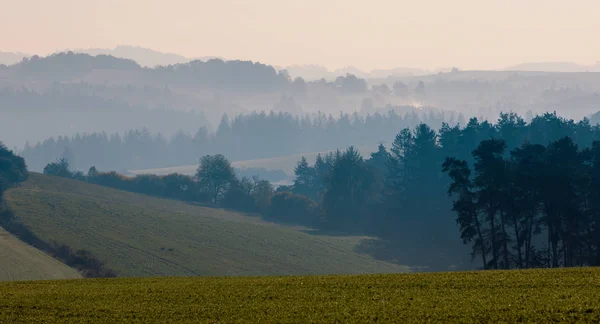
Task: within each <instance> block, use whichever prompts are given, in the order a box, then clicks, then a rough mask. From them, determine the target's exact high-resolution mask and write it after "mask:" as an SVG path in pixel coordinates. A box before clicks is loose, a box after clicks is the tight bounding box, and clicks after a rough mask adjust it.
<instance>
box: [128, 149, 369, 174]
mask: <svg viewBox="0 0 600 324" xmlns="http://www.w3.org/2000/svg"><path fill="white" fill-rule="evenodd" d="M344 149H345V148H340V150H344ZM357 149H358V151H359V152H360V153H361V154H362V155H363V157H365V158H367V157H368V156H369V154H370V153H371V152H375V151H377V145H366V146H361V147H358V148H357ZM332 151H334V150H328V151H322V152H308V153H301V154H293V155H286V156H279V157H272V158H266V159H256V160H245V161H234V162H231V165H232V166H233V167H234V168H240V169H245V168H264V169H266V170H282V171H283V172H285V173H286V174H287V175H289V176H293V175H294V168H295V167H296V165H297V164H298V161H300V159H302V157H303V156H304V157H305V158H306V160H307V161H308V163H310V164H313V163H314V162H315V160H316V159H317V155H318V154H327V153H329V152H332ZM197 169H198V165H197V164H195V165H184V166H176V167H170V168H157V169H144V170H132V171H130V173H131V174H134V175H135V174H157V175H167V174H170V173H180V174H187V175H193V174H195V173H196V170H197Z"/></svg>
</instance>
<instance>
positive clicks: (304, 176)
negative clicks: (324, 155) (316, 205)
mask: <svg viewBox="0 0 600 324" xmlns="http://www.w3.org/2000/svg"><path fill="white" fill-rule="evenodd" d="M294 174H295V175H296V179H295V180H294V193H295V194H299V195H303V196H307V197H313V198H314V197H316V196H317V194H318V192H319V188H317V186H316V182H317V181H316V180H317V179H316V177H317V174H316V171H315V168H313V167H311V166H309V165H308V162H307V161H306V158H305V157H304V156H303V157H302V159H301V160H300V161H299V162H298V164H297V165H296V167H295V168H294Z"/></svg>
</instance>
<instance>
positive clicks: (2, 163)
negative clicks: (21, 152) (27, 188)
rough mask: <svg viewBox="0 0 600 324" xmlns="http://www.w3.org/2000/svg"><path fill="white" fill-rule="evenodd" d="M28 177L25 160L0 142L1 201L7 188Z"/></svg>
mask: <svg viewBox="0 0 600 324" xmlns="http://www.w3.org/2000/svg"><path fill="white" fill-rule="evenodd" d="M27 177H28V173H27V166H26V164H25V160H24V159H23V158H22V157H20V156H17V155H15V154H14V153H13V152H12V151H11V150H9V149H7V148H6V147H5V146H4V144H2V142H0V203H1V202H2V197H3V193H4V191H5V190H6V189H8V188H10V187H11V186H13V185H14V184H16V183H19V182H23V181H25V180H26V179H27Z"/></svg>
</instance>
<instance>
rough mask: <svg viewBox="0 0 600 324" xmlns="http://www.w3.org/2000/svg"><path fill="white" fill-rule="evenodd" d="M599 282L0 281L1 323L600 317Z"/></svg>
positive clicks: (524, 277) (519, 275)
mask: <svg viewBox="0 0 600 324" xmlns="http://www.w3.org/2000/svg"><path fill="white" fill-rule="evenodd" d="M598 283H600V269H597V268H578V269H573V268H572V269H543V270H542V269H538V270H524V271H517V270H515V271H488V272H463V273H428V274H400V275H364V276H325V277H320V276H312V277H283V278H282V277H262V278H147V279H103V280H74V281H49V282H31V283H2V284H0V307H1V308H2V312H0V322H11V323H12V322H25V323H30V322H57V321H58V322H69V323H74V322H85V323H90V322H103V323H104V322H128V323H130V322H144V323H148V322H158V323H164V322H170V323H172V322H206V323H216V322H225V323H233V322H235V323H284V322H285V323H287V322H290V323H314V322H319V323H372V322H383V323H388V322H394V323H427V322H436V323H448V322H452V323H488V322H489V323H497V322H502V323H516V322H533V323H551V322H581V323H585V322H587V323H597V322H598V321H600V303H598V295H599V294H600V291H599V287H600V286H599V285H598ZM7 296H10V298H6V297H7Z"/></svg>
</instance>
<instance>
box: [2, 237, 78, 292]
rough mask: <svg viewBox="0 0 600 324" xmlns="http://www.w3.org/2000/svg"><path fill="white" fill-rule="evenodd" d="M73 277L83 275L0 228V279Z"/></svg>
mask: <svg viewBox="0 0 600 324" xmlns="http://www.w3.org/2000/svg"><path fill="white" fill-rule="evenodd" d="M72 278H81V275H80V274H79V273H78V272H77V271H76V270H74V269H71V268H69V267H67V266H66V265H64V264H62V263H60V262H59V261H57V260H55V259H53V258H52V257H51V256H49V255H47V254H45V253H43V252H42V251H40V250H38V249H36V248H34V247H32V246H30V245H28V244H25V243H24V242H23V241H21V240H19V239H18V238H16V237H14V236H13V235H11V234H10V233H8V232H6V231H5V230H4V229H2V228H0V281H6V280H47V279H72Z"/></svg>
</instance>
